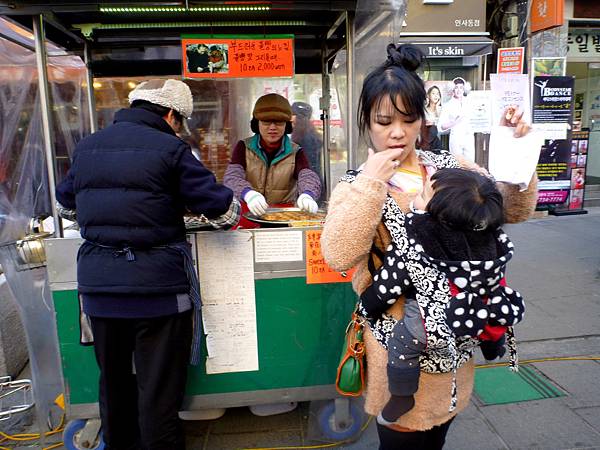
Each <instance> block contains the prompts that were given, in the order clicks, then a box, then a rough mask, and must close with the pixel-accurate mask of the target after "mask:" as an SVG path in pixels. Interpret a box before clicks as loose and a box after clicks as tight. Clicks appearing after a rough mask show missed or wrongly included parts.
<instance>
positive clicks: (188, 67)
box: [181, 35, 294, 78]
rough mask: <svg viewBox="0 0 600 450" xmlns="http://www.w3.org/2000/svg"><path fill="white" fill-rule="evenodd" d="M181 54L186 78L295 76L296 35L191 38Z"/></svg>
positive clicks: (186, 39) (184, 43)
mask: <svg viewBox="0 0 600 450" xmlns="http://www.w3.org/2000/svg"><path fill="white" fill-rule="evenodd" d="M181 51H182V57H181V60H182V62H183V64H182V65H183V68H182V69H183V70H182V71H183V77H184V78H244V77H253V78H256V77H268V78H271V77H292V76H294V39H293V36H292V35H257V36H244V37H243V38H240V39H237V38H236V37H235V36H225V35H224V36H214V35H189V36H183V37H182V39H181Z"/></svg>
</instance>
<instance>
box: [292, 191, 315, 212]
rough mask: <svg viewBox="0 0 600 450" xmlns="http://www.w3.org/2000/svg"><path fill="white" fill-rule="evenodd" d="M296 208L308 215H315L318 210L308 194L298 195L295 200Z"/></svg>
mask: <svg viewBox="0 0 600 450" xmlns="http://www.w3.org/2000/svg"><path fill="white" fill-rule="evenodd" d="M296 206H297V207H298V208H300V209H301V210H302V211H306V212H309V213H313V214H314V213H316V212H317V211H318V210H319V205H317V202H315V201H314V199H313V198H312V197H311V196H310V195H308V194H300V196H299V197H298V200H296Z"/></svg>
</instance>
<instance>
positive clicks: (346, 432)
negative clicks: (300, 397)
mask: <svg viewBox="0 0 600 450" xmlns="http://www.w3.org/2000/svg"><path fill="white" fill-rule="evenodd" d="M361 417H362V413H361V411H360V410H359V409H358V408H357V407H356V406H354V404H353V403H352V402H351V403H350V420H349V422H348V423H346V424H342V425H338V424H336V423H335V402H333V401H331V402H329V403H327V404H326V405H325V406H323V407H322V408H321V410H320V411H319V413H318V415H317V420H318V423H319V428H320V429H321V432H322V433H323V435H324V436H325V437H326V438H328V439H332V440H336V441H343V440H344V439H349V438H351V437H353V436H355V435H356V434H357V433H358V432H359V431H360V428H361Z"/></svg>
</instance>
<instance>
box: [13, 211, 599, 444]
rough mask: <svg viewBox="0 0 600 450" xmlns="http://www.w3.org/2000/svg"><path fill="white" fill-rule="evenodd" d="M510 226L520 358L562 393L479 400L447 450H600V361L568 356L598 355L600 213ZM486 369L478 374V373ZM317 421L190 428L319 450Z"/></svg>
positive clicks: (231, 415)
mask: <svg viewBox="0 0 600 450" xmlns="http://www.w3.org/2000/svg"><path fill="white" fill-rule="evenodd" d="M505 229H506V231H507V232H508V234H509V236H510V237H511V239H512V241H513V242H514V244H515V247H516V253H515V258H514V260H513V262H511V264H510V265H509V273H508V274H507V278H508V279H509V281H510V285H511V286H513V287H515V288H516V289H518V290H519V291H520V292H521V293H522V294H523V296H524V298H525V301H526V306H527V312H526V318H525V321H524V322H523V323H522V324H520V325H519V326H518V327H517V328H516V335H517V340H518V349H519V358H520V360H521V361H522V362H523V361H527V360H531V359H535V360H539V362H535V363H525V364H522V367H527V368H528V369H531V370H530V371H529V370H522V371H521V372H528V373H533V374H534V381H535V380H537V384H538V385H539V384H540V380H542V383H541V384H542V386H541V388H540V391H541V392H546V393H548V392H552V391H557V392H560V393H561V394H562V396H559V397H555V398H541V399H537V400H529V401H518V402H517V401H513V402H511V403H506V404H489V403H490V402H489V401H488V402H487V403H484V401H482V399H481V398H479V397H478V396H477V395H474V396H473V399H472V401H471V404H470V406H469V407H468V409H467V410H466V411H464V412H462V413H461V414H459V416H458V417H457V418H456V420H455V421H454V423H453V425H452V427H451V428H450V432H449V434H448V438H447V442H446V446H445V450H506V449H510V450H516V449H543V450H566V449H573V450H574V449H586V450H588V449H599V450H600V361H598V360H585V359H575V360H565V359H564V358H568V357H585V356H596V357H600V208H589V214H587V215H577V216H564V217H554V216H550V217H546V218H541V219H534V220H530V221H528V222H527V223H524V224H518V225H511V226H506V227H505ZM482 363H483V360H481V359H478V364H482ZM502 369H503V372H502V373H504V371H505V373H510V372H509V370H508V368H506V367H504V368H502ZM488 370H492V369H478V376H479V373H483V372H484V371H488ZM521 372H520V373H521ZM544 382H545V383H544ZM534 384H535V383H534ZM544 384H545V385H546V387H544V386H543V385H544ZM538 387H540V386H538ZM492 391H493V390H492ZM311 417H312V416H311V408H310V405H309V404H308V403H301V404H300V405H299V406H298V408H296V409H295V410H294V411H292V412H289V413H286V414H279V415H275V416H268V417H257V416H254V415H253V414H252V413H251V412H250V411H249V410H248V408H231V409H229V410H228V411H227V412H226V413H225V415H224V416H223V417H222V418H220V419H217V420H212V421H190V422H185V430H186V435H187V443H188V450H233V449H259V448H260V449H261V450H271V449H277V448H282V447H285V448H286V449H292V448H303V447H304V448H311V449H314V448H319V447H318V446H319V445H320V444H319V442H318V441H315V440H313V439H312V438H313V437H314V436H315V435H316V434H317V430H316V429H315V428H316V427H315V425H314V423H313V422H314V421H313V420H311ZM377 447H378V439H377V432H376V428H375V424H374V423H373V421H371V422H370V423H369V425H368V426H367V427H366V429H365V431H364V432H363V434H362V435H361V436H360V438H359V439H358V440H357V441H356V442H354V443H352V444H346V445H342V446H339V447H337V448H340V449H346V450H374V449H377ZM18 448H32V447H18ZM325 448H327V447H325Z"/></svg>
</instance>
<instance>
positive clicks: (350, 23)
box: [346, 11, 358, 170]
mask: <svg viewBox="0 0 600 450" xmlns="http://www.w3.org/2000/svg"><path fill="white" fill-rule="evenodd" d="M346 81H347V85H346V92H347V94H346V136H347V139H346V142H347V144H348V145H347V146H348V159H347V161H348V170H349V169H355V168H356V167H358V165H357V164H356V148H354V13H352V12H351V11H346Z"/></svg>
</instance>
